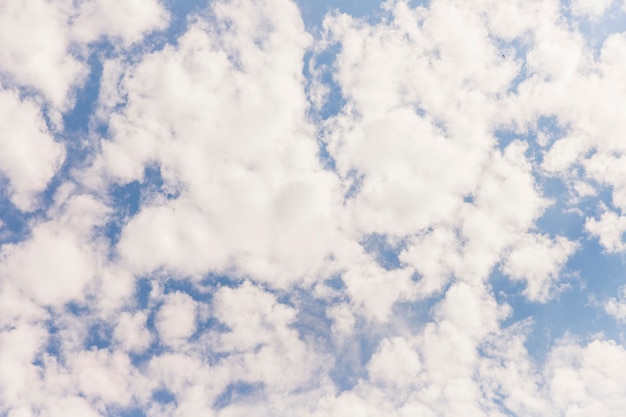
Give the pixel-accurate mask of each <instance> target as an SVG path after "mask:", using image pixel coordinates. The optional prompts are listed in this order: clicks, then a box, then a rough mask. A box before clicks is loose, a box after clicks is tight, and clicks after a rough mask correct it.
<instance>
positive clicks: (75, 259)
mask: <svg viewBox="0 0 626 417" xmlns="http://www.w3.org/2000/svg"><path fill="white" fill-rule="evenodd" d="M0 256H1V259H2V264H1V265H0V271H1V272H2V274H3V275H4V277H6V279H8V280H10V281H11V282H12V283H13V285H15V286H17V287H19V288H20V289H21V291H22V292H23V293H24V294H26V296H28V297H32V299H33V300H35V301H36V302H37V303H41V304H44V305H53V306H60V305H62V304H64V303H66V302H68V301H70V300H72V299H78V298H82V295H83V291H84V289H85V286H86V285H87V284H88V283H89V281H90V280H91V279H92V278H93V277H94V275H95V272H96V266H97V263H96V262H97V261H96V259H97V258H96V257H95V254H94V253H93V251H92V249H91V248H90V247H89V245H88V244H86V242H84V241H81V239H80V238H79V237H78V236H76V235H75V234H74V233H72V232H71V231H70V230H67V229H65V228H63V227H60V226H59V225H58V224H55V223H43V224H40V225H38V226H36V227H35V228H34V229H33V231H32V238H31V239H30V240H28V241H26V242H24V243H21V244H11V245H5V246H3V248H2V252H1V253H0Z"/></svg>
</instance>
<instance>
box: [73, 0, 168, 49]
mask: <svg viewBox="0 0 626 417" xmlns="http://www.w3.org/2000/svg"><path fill="white" fill-rule="evenodd" d="M76 14H77V17H76V18H75V20H73V22H72V32H73V37H74V39H75V40H77V41H79V42H83V43H88V42H92V41H94V40H96V39H98V38H99V37H100V36H109V37H111V38H113V40H116V39H119V40H121V41H122V43H123V44H124V45H125V46H127V45H130V44H132V43H135V42H137V41H140V40H141V39H142V38H143V36H144V35H145V34H146V33H147V32H151V31H154V30H161V29H165V27H166V25H167V23H168V20H169V16H168V13H167V11H166V10H165V9H164V8H163V6H162V4H161V2H160V1H159V0H125V1H122V0H113V1H110V0H109V1H104V0H92V1H83V2H81V3H79V5H78V10H77V11H76Z"/></svg>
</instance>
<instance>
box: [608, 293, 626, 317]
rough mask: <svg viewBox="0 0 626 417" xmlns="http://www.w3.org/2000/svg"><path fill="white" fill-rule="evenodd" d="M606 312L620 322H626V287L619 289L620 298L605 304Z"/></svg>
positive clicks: (609, 300)
mask: <svg viewBox="0 0 626 417" xmlns="http://www.w3.org/2000/svg"><path fill="white" fill-rule="evenodd" d="M604 311H606V313H607V314H608V315H610V316H611V317H613V318H614V319H615V320H617V321H619V322H626V286H622V287H620V288H619V289H618V296H617V297H611V298H609V299H608V300H607V301H606V302H605V303H604Z"/></svg>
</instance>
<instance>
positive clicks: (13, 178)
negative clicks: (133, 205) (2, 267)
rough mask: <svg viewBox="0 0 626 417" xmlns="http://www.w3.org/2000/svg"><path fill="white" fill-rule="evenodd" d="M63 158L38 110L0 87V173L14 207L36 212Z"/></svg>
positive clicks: (35, 106)
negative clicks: (3, 177) (38, 200)
mask: <svg viewBox="0 0 626 417" xmlns="http://www.w3.org/2000/svg"><path fill="white" fill-rule="evenodd" d="M0 7H2V6H0ZM0 16H2V13H1V12H0ZM0 19H1V17H0ZM0 26H1V23H0ZM0 32H1V30H0ZM1 49H2V48H1V47H0V50H1ZM1 53H2V52H0V54H1ZM64 158H65V148H64V146H63V145H61V144H60V143H58V142H57V141H55V139H54V137H53V136H52V134H51V133H50V132H49V131H48V127H47V126H46V122H45V121H44V119H43V117H42V114H41V110H40V109H39V107H38V106H37V105H36V104H35V103H34V102H32V101H29V100H20V98H19V96H18V94H17V92H15V91H11V90H6V89H3V88H2V87H1V86H0V173H1V174H2V175H3V176H5V177H6V178H7V179H8V182H9V187H8V191H9V197H10V198H11V201H12V202H13V204H15V205H16V206H17V207H18V208H19V209H20V210H24V211H30V210H34V209H35V208H37V197H38V195H39V193H41V192H42V191H44V190H45V189H46V186H47V185H48V183H49V182H50V180H51V179H52V177H53V176H54V174H56V172H57V171H58V170H59V168H60V167H61V164H62V162H63V159H64Z"/></svg>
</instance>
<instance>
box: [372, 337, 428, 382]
mask: <svg viewBox="0 0 626 417" xmlns="http://www.w3.org/2000/svg"><path fill="white" fill-rule="evenodd" d="M367 369H368V372H369V375H370V378H372V379H373V381H374V382H377V381H380V382H382V383H383V384H389V385H393V386H397V387H400V389H402V388H405V387H407V386H410V385H413V384H415V383H417V382H419V380H418V378H417V376H418V374H419V372H420V371H421V370H422V364H421V361H420V359H419V356H418V354H417V352H416V351H415V349H414V348H413V347H412V346H411V345H410V344H409V343H408V341H407V340H406V338H403V337H397V338H393V339H384V340H383V341H381V343H380V345H379V347H378V350H377V351H376V353H375V354H374V356H373V357H372V359H371V360H370V362H369V364H368V365H367Z"/></svg>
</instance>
